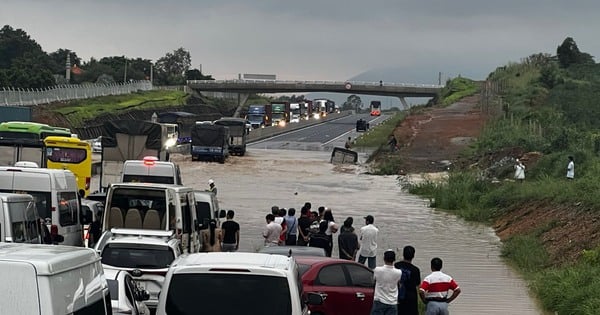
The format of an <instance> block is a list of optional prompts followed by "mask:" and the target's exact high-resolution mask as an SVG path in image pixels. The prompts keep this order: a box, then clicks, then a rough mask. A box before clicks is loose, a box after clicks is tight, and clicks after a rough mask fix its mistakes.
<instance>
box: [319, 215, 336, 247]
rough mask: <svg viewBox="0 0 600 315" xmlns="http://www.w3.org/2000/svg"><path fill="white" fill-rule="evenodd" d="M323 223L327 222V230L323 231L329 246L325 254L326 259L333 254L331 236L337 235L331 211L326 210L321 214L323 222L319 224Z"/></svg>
mask: <svg viewBox="0 0 600 315" xmlns="http://www.w3.org/2000/svg"><path fill="white" fill-rule="evenodd" d="M323 221H324V222H327V230H326V231H325V235H327V238H329V246H328V247H327V250H326V254H327V257H331V254H332V252H333V234H335V233H337V231H338V229H339V228H338V225H337V224H336V223H335V220H334V219H333V213H332V212H331V209H327V210H325V212H323V220H322V221H321V222H323Z"/></svg>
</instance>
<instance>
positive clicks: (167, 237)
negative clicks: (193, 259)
mask: <svg viewBox="0 0 600 315" xmlns="http://www.w3.org/2000/svg"><path fill="white" fill-rule="evenodd" d="M107 233H110V235H104V234H103V236H102V239H103V240H104V239H106V241H102V242H99V243H98V244H97V245H96V251H98V253H100V257H101V261H102V267H104V270H109V269H115V270H125V271H128V272H129V273H131V276H132V277H133V279H134V280H135V281H136V283H137V284H138V286H139V287H140V289H142V290H146V291H148V293H149V295H150V296H149V299H148V301H146V305H147V306H148V308H150V309H154V308H156V305H157V304H158V295H159V293H160V291H161V289H162V285H163V282H164V280H165V275H166V274H167V271H168V270H169V267H170V266H171V264H172V263H173V261H174V260H175V259H177V258H178V257H179V256H180V255H181V251H180V241H179V239H177V238H176V236H175V235H174V232H173V231H159V230H142V229H117V228H113V229H111V230H110V231H106V232H105V234H107ZM105 237H106V238H105Z"/></svg>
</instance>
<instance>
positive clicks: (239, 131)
mask: <svg viewBox="0 0 600 315" xmlns="http://www.w3.org/2000/svg"><path fill="white" fill-rule="evenodd" d="M214 124H215V125H221V126H225V127H227V128H229V139H228V140H227V144H228V145H229V153H231V154H237V155H241V156H243V155H244V154H246V138H247V136H248V132H249V131H248V128H247V127H246V120H245V119H243V118H234V117H223V118H221V119H218V120H215V122H214Z"/></svg>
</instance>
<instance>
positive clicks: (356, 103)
mask: <svg viewBox="0 0 600 315" xmlns="http://www.w3.org/2000/svg"><path fill="white" fill-rule="evenodd" d="M362 107H363V102H362V100H361V99H360V97H359V96H357V95H355V94H352V95H350V96H348V99H347V100H346V101H345V102H344V104H343V105H342V110H356V112H358V111H359V110H360V109H361V108H362Z"/></svg>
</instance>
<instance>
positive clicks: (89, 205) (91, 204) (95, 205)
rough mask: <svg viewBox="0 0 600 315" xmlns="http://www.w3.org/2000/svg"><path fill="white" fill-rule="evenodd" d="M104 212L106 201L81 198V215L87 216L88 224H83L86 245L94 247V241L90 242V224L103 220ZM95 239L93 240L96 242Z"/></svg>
mask: <svg viewBox="0 0 600 315" xmlns="http://www.w3.org/2000/svg"><path fill="white" fill-rule="evenodd" d="M103 213H104V203H102V202H101V201H97V200H90V199H81V217H82V218H85V221H86V222H89V223H88V224H86V225H84V226H83V242H84V245H85V247H94V244H93V243H90V225H91V224H92V223H93V222H96V221H99V220H102V214H103ZM96 241H97V240H94V241H93V242H96Z"/></svg>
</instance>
